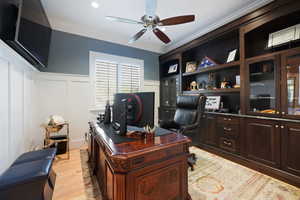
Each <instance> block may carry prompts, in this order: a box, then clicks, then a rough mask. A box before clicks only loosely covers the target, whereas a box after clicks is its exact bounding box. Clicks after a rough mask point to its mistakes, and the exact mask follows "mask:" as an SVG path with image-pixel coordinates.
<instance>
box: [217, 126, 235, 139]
mask: <svg viewBox="0 0 300 200" xmlns="http://www.w3.org/2000/svg"><path fill="white" fill-rule="evenodd" d="M218 127H219V133H220V136H221V137H234V138H238V136H239V131H240V130H239V125H237V124H228V123H226V124H220V125H219V126H218Z"/></svg>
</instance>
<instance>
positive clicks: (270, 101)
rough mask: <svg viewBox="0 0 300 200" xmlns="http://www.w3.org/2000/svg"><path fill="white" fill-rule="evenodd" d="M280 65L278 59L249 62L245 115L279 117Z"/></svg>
mask: <svg viewBox="0 0 300 200" xmlns="http://www.w3.org/2000/svg"><path fill="white" fill-rule="evenodd" d="M279 66H280V63H279V58H278V57H269V58H264V59H261V60H256V61H251V62H249V63H248V65H247V81H246V85H248V88H247V107H248V108H247V113H248V114H254V115H267V116H270V115H273V116H279V115H280V98H279V97H280V89H278V88H279V87H280V77H279V76H280V70H279V69H280V68H279Z"/></svg>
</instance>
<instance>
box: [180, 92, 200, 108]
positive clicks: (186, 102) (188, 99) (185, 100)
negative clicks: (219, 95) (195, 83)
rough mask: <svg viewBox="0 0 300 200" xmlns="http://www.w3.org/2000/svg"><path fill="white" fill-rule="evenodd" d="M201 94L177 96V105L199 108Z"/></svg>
mask: <svg viewBox="0 0 300 200" xmlns="http://www.w3.org/2000/svg"><path fill="white" fill-rule="evenodd" d="M199 97H200V96H199V95H197V96H191V95H189V96H188V95H183V96H178V97H177V107H178V108H187V109H197V107H198V103H199Z"/></svg>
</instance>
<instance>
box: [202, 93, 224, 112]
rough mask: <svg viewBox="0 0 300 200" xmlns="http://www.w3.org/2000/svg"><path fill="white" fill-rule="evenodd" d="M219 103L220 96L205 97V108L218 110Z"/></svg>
mask: <svg viewBox="0 0 300 200" xmlns="http://www.w3.org/2000/svg"><path fill="white" fill-rule="evenodd" d="M220 103H221V96H208V97H207V98H206V103H205V109H206V110H219V109H220Z"/></svg>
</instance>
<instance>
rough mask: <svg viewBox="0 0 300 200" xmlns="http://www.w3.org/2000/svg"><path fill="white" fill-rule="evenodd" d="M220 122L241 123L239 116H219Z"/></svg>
mask: <svg viewBox="0 0 300 200" xmlns="http://www.w3.org/2000/svg"><path fill="white" fill-rule="evenodd" d="M217 120H218V123H221V124H239V122H240V120H239V118H234V117H227V116H224V117H218V119H217Z"/></svg>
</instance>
